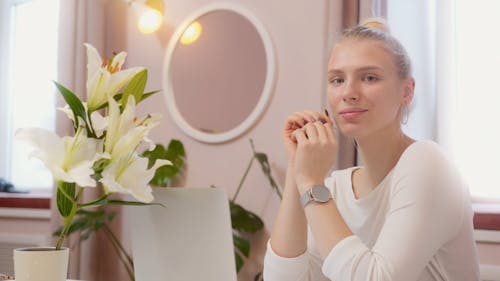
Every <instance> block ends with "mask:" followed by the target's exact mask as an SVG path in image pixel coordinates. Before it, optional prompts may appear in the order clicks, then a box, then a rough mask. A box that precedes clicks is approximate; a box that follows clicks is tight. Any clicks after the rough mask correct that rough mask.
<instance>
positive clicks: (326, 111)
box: [325, 108, 330, 117]
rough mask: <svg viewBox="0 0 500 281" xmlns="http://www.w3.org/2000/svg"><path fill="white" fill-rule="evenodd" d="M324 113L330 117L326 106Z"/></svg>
mask: <svg viewBox="0 0 500 281" xmlns="http://www.w3.org/2000/svg"><path fill="white" fill-rule="evenodd" d="M325 114H326V116H328V117H330V114H328V110H326V108H325Z"/></svg>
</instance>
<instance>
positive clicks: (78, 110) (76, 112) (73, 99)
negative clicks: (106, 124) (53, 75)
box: [54, 81, 90, 132]
mask: <svg viewBox="0 0 500 281" xmlns="http://www.w3.org/2000/svg"><path fill="white" fill-rule="evenodd" d="M54 83H55V84H56V87H57V89H58V90H59V92H60V93H61V95H62V96H63V98H64V100H65V101H66V103H67V104H68V105H69V108H71V111H72V112H73V116H74V119H75V121H74V124H73V127H74V129H75V132H76V130H77V129H78V118H77V116H78V117H81V118H82V119H83V121H84V122H85V127H86V128H87V131H90V130H89V125H88V121H87V114H86V113H85V107H83V104H82V102H81V101H80V99H79V98H78V97H77V96H76V95H75V94H74V93H73V92H71V91H70V90H68V89H67V88H66V87H64V86H63V85H61V84H59V83H57V82H56V81H54Z"/></svg>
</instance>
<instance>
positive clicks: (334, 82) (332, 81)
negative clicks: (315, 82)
mask: <svg viewBox="0 0 500 281" xmlns="http://www.w3.org/2000/svg"><path fill="white" fill-rule="evenodd" d="M328 82H330V84H332V85H340V84H342V83H344V79H342V78H338V77H334V78H331V79H328Z"/></svg>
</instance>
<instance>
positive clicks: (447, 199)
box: [392, 140, 466, 207]
mask: <svg viewBox="0 0 500 281" xmlns="http://www.w3.org/2000/svg"><path fill="white" fill-rule="evenodd" d="M392 183H393V186H392V189H393V192H395V193H397V192H399V191H402V190H406V191H407V192H408V193H409V194H411V195H412V196H414V197H415V199H417V198H420V199H424V200H425V201H428V202H429V201H433V202H439V203H438V204H439V205H441V206H447V207H451V206H450V205H456V206H460V205H461V203H462V202H463V199H464V196H465V195H466V185H465V182H464V181H463V178H462V176H461V175H460V173H459V171H458V169H457V168H456V167H455V165H454V164H453V162H452V161H451V160H450V159H449V157H448V156H447V155H446V153H445V151H444V150H443V149H442V148H441V147H440V146H439V145H438V144H437V143H435V142H433V141H428V140H426V141H418V142H415V143H413V144H411V145H410V146H409V147H408V148H407V149H406V150H405V152H404V153H403V154H402V155H401V157H400V159H399V162H398V163H397V164H396V166H395V167H394V175H393V180H392Z"/></svg>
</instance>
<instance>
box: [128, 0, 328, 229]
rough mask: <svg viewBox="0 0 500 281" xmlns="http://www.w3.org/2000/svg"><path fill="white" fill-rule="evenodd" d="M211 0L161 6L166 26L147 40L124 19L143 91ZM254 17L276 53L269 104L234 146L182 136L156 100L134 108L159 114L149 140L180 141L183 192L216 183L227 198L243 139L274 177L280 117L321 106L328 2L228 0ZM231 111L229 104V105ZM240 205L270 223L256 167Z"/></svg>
mask: <svg viewBox="0 0 500 281" xmlns="http://www.w3.org/2000/svg"><path fill="white" fill-rule="evenodd" d="M212 2H216V1H207V0H204V1H201V0H197V1H196V0H182V1H181V0H178V1H168V2H167V3H166V8H165V9H166V14H165V18H166V24H165V26H164V27H163V29H162V30H160V31H158V32H157V33H156V34H153V35H144V34H141V33H139V31H138V30H137V28H136V25H135V21H134V16H133V15H131V16H130V17H129V22H128V28H127V31H128V33H127V34H128V38H127V51H128V59H127V64H128V65H130V66H132V65H133V66H135V65H143V66H145V67H147V68H148V70H149V74H150V76H149V77H150V78H149V83H148V89H149V90H156V89H161V88H162V79H163V73H162V68H163V59H164V54H165V50H166V46H167V41H168V38H169V37H170V36H171V34H172V33H173V31H174V29H175V27H176V26H177V25H179V24H180V23H181V22H182V20H183V19H184V18H185V17H187V16H188V15H189V13H190V12H191V11H194V10H196V9H199V8H200V7H202V6H204V5H206V4H209V3H212ZM232 2H236V3H238V4H241V5H242V6H243V7H244V8H246V9H248V10H250V11H252V12H253V13H254V14H255V15H256V16H257V18H260V20H261V21H262V22H263V24H264V25H265V26H266V28H267V30H268V32H269V34H270V36H271V38H272V40H273V45H274V48H275V50H276V53H275V55H276V63H277V72H278V74H277V76H276V81H275V88H274V89H275V90H274V93H273V96H272V97H271V100H270V104H269V106H268V107H267V110H266V111H265V112H264V114H263V116H262V118H261V119H260V120H259V121H258V123H257V124H256V125H255V126H254V127H253V128H251V129H250V130H249V131H247V132H246V133H245V134H243V135H242V136H241V137H239V138H238V139H236V140H232V141H230V142H226V143H223V144H205V143H201V142H198V141H196V140H193V139H191V138H189V137H188V136H186V135H185V134H183V133H182V132H181V131H180V129H179V128H178V127H177V126H176V124H174V122H173V121H172V118H170V116H169V113H168V112H167V107H166V105H165V103H164V99H163V97H162V96H161V95H157V96H155V97H153V98H150V99H149V100H146V101H145V102H144V103H143V104H142V105H141V106H142V107H141V108H140V110H142V111H149V112H161V113H162V114H163V120H162V123H161V126H159V127H158V128H156V129H155V130H154V132H153V136H152V137H153V139H154V140H155V141H158V142H163V143H167V142H168V141H169V140H170V139H172V138H176V139H180V140H181V141H182V142H183V143H184V145H185V146H186V150H187V153H188V165H189V167H188V171H187V181H186V184H185V185H186V186H197V187H203V186H209V185H212V184H213V185H216V186H220V187H224V188H226V189H227V192H228V194H229V195H232V193H233V192H234V191H235V189H236V186H237V184H238V181H239V180H240V178H241V176H242V174H243V172H244V170H245V168H246V165H247V161H248V160H249V159H250V156H251V149H250V144H249V139H250V138H253V139H254V141H255V145H256V148H257V149H258V150H261V151H263V152H265V153H267V154H268V156H269V158H270V160H271V161H272V163H273V164H274V165H275V167H274V168H275V172H276V175H278V174H279V173H280V172H282V171H283V170H284V169H285V167H286V159H285V154H284V151H283V148H282V145H281V138H280V134H281V128H282V125H283V123H284V120H285V118H286V117H287V116H288V115H289V114H290V113H292V112H294V111H296V110H302V109H305V108H309V109H312V110H320V109H321V108H322V104H323V102H322V100H323V96H324V94H323V89H324V85H323V84H324V83H323V82H324V73H325V70H324V69H325V62H326V57H327V52H326V48H325V46H326V45H327V42H326V40H327V39H328V38H327V36H325V28H326V23H327V22H328V19H327V16H328V11H327V2H332V1H312V2H311V1H289V2H287V3H286V7H285V6H284V5H283V4H284V3H283V2H279V1H267V0H259V1H255V0H252V1H250V0H246V1H243V0H240V1H232ZM228 106H230V104H228ZM238 200H239V202H240V203H241V204H243V205H244V206H245V207H248V208H250V209H252V210H254V211H255V212H257V213H258V214H259V215H261V216H262V217H263V218H264V220H265V222H266V225H267V226H268V227H269V226H271V225H272V222H273V219H274V214H275V211H276V208H277V206H278V199H277V197H276V196H275V195H274V193H273V191H271V189H270V188H269V186H268V184H267V183H266V180H265V178H264V177H263V175H262V174H261V173H260V170H259V167H257V166H255V167H254V168H253V170H252V172H251V173H250V175H249V177H248V179H247V182H246V185H245V187H244V189H243V191H242V192H241V193H240V197H239V198H238Z"/></svg>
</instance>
